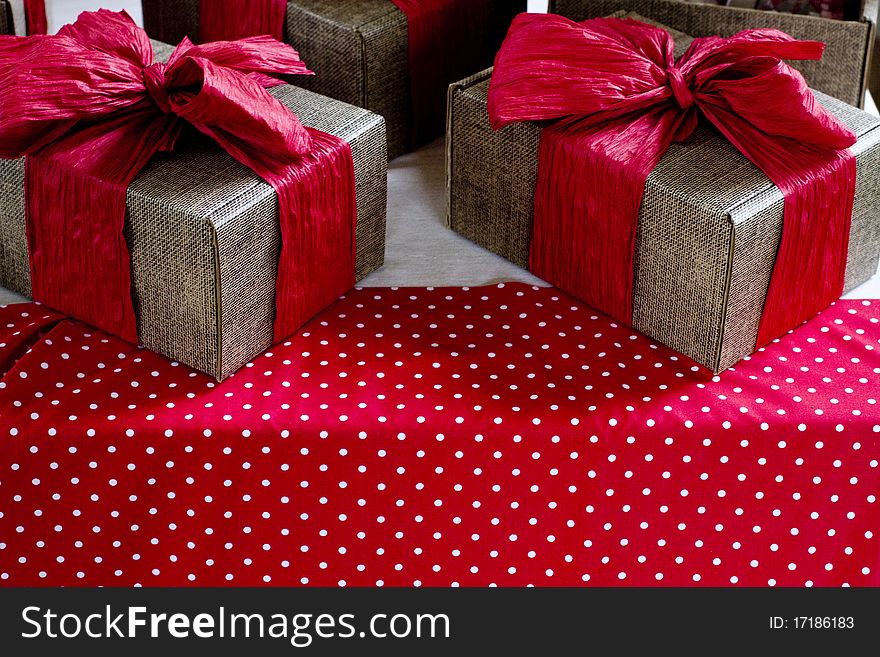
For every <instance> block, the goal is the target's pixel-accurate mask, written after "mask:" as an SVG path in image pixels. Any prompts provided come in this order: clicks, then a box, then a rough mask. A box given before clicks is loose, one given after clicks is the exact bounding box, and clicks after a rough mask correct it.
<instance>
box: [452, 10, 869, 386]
mask: <svg viewBox="0 0 880 657" xmlns="http://www.w3.org/2000/svg"><path fill="white" fill-rule="evenodd" d="M632 17H633V18H637V19H640V20H645V19H643V18H641V17H639V16H637V15H633V16H632ZM671 32H672V34H673V36H674V38H675V44H676V56H677V57H678V56H680V55H681V54H682V53H683V52H684V50H685V49H686V47H687V45H688V44H689V42H690V39H689V38H688V37H686V36H685V35H683V34H680V33H676V32H675V31H674V30H672V31H671ZM491 73H492V72H491V69H490V70H487V71H484V72H483V73H480V74H478V75H475V76H473V77H471V78H468V79H466V80H463V81H461V82H460V83H458V84H456V85H453V86H452V87H451V88H450V91H449V114H448V116H449V129H448V130H449V131H448V135H447V149H448V153H447V184H448V222H449V225H450V226H451V228H452V229H453V230H455V231H456V232H458V233H460V234H461V235H463V236H464V237H466V238H468V239H470V240H471V241H473V242H476V243H477V244H479V245H480V246H483V247H484V248H486V249H489V250H490V251H493V252H495V253H497V254H499V255H501V256H503V257H505V258H507V259H508V260H511V261H512V262H514V263H516V264H518V265H520V266H522V267H527V266H528V259H529V244H530V241H531V232H532V214H533V207H534V196H535V182H536V179H537V170H538V144H539V140H540V135H541V126H540V125H538V124H536V123H517V124H513V125H510V126H507V127H506V128H504V129H502V130H499V131H497V132H496V131H493V130H492V128H491V127H490V125H489V116H488V113H487V109H486V98H487V92H488V89H489V80H490V78H491ZM816 96H817V98H818V99H819V101H820V102H821V103H822V104H823V105H825V106H826V107H827V108H828V109H829V110H830V111H831V112H833V113H834V114H835V115H836V116H837V117H838V118H839V119H841V120H842V121H843V122H844V123H845V124H846V125H847V126H848V127H849V128H850V129H851V130H852V131H853V132H854V133H855V134H856V135H857V136H858V143H857V144H856V145H855V146H853V147H852V149H851V150H852V152H853V153H854V154H855V156H856V160H857V169H858V175H857V184H856V198H855V206H854V209H853V221H852V229H851V233H850V244H849V257H848V261H847V268H846V283H845V287H846V289H847V290H850V289H852V288H854V287H855V286H857V285H859V284H861V283H863V282H864V281H866V280H867V279H868V278H870V277H871V276H872V275H873V274H874V273H875V272H876V271H877V264H878V259H880V120H878V119H876V118H875V117H873V116H871V115H869V114H866V113H865V112H862V111H861V110H858V109H856V108H854V107H851V106H849V105H846V104H845V103H842V102H840V101H838V100H836V99H834V98H832V97H830V96H827V95H825V94H822V93H817V94H816ZM782 216H783V196H782V192H781V191H780V190H779V189H778V188H777V187H775V186H774V185H773V184H772V183H771V182H770V180H769V179H768V178H767V177H766V176H765V175H764V174H763V173H762V172H761V171H760V170H759V169H758V168H757V167H755V166H754V165H753V164H752V163H751V162H749V161H748V160H747V159H746V158H745V157H744V156H743V155H742V154H741V153H740V152H739V151H737V150H736V149H735V148H734V147H733V146H732V145H731V144H730V143H729V142H728V141H727V140H726V139H725V138H723V137H722V136H721V135H720V134H719V133H717V132H716V131H714V130H713V129H712V128H710V127H707V126H706V125H705V123H703V124H701V126H700V127H699V128H698V129H697V131H696V132H695V133H694V134H693V135H692V136H691V137H690V138H689V139H688V140H687V141H686V142H684V143H681V144H673V145H672V147H671V148H670V149H669V151H668V152H667V153H666V155H664V157H663V159H662V160H661V162H660V164H659V165H658V166H657V167H656V169H655V170H654V171H653V172H652V173H651V175H650V176H649V177H648V180H647V184H646V189H645V196H644V200H643V203H642V207H641V211H640V213H639V227H638V234H637V238H636V253H635V271H634V275H635V280H634V285H633V322H632V323H633V327H634V328H636V329H638V330H639V331H641V332H643V333H645V334H646V335H649V336H650V337H652V338H654V339H656V340H658V341H660V342H662V343H664V344H666V345H668V346H670V347H672V348H674V349H676V350H678V351H680V352H681V353H683V354H686V355H688V356H690V357H691V358H693V359H694V360H696V361H697V362H698V363H701V364H703V365H705V366H706V367H708V368H710V369H711V370H712V371H714V372H720V371H722V370H724V369H726V368H728V367H730V366H731V365H733V364H734V363H736V362H737V361H739V360H740V359H742V358H743V357H745V356H747V355H749V354H750V353H752V352H753V351H754V348H755V342H756V337H757V332H758V322H759V320H760V317H761V311H762V309H763V307H764V299H765V297H766V293H767V288H768V285H769V282H770V275H771V273H772V270H773V266H774V262H775V258H776V252H777V249H778V245H779V239H780V234H781V229H782ZM792 328H793V327H792Z"/></svg>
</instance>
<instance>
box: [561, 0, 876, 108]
mask: <svg viewBox="0 0 880 657" xmlns="http://www.w3.org/2000/svg"><path fill="white" fill-rule="evenodd" d="M856 2H857V3H859V2H860V3H861V4H860V7H859V11H858V12H857V16H854V17H853V20H842V21H841V20H834V19H830V18H820V17H818V16H805V15H797V14H786V13H781V12H776V11H760V10H756V9H744V8H741V7H724V6H717V5H709V4H693V3H688V2H681V1H680V0H550V5H549V8H550V11H551V12H552V13H557V14H561V15H562V16H566V17H568V18H571V19H573V20H577V21H582V20H585V19H587V18H598V17H600V16H607V15H609V14H612V13H613V12H616V11H632V12H635V13H637V14H639V15H640V16H645V17H647V18H651V19H653V20H656V21H658V22H660V23H662V24H663V25H667V26H669V27H671V28H673V29H676V30H680V31H681V32H684V33H685V34H689V35H690V36H692V37H704V36H713V35H718V36H723V37H728V36H732V35H733V34H736V33H737V32H740V31H742V30H745V29H749V28H762V27H772V28H776V29H779V30H782V31H783V32H785V33H787V34H790V35H791V36H793V37H795V38H796V39H803V40H808V41H822V42H824V43H825V44H826V48H825V54H824V55H823V57H822V60H821V61H818V62H814V61H799V62H793V63H792V66H794V67H795V68H797V69H798V70H799V71H800V72H801V73H803V75H804V77H805V78H806V80H807V82H808V83H809V85H810V87H812V88H813V89H816V90H818V91H821V92H823V93H826V94H828V95H830V96H834V97H835V98H839V99H840V100H842V101H844V102H847V103H849V104H850V105H856V106H858V107H864V102H865V97H864V94H865V89H866V88H867V87H868V80H869V79H870V78H871V76H872V75H873V80H874V81H873V82H872V83H871V84H872V85H873V86H872V88H877V85H880V80H877V78H878V77H880V72H877V71H876V65H874V68H875V72H874V73H873V74H872V73H871V70H872V53H873V51H874V50H875V48H876V46H875V28H876V25H877V14H878V0H856ZM877 92H880V88H877ZM877 92H875V98H876V96H877Z"/></svg>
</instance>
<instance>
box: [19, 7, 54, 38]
mask: <svg viewBox="0 0 880 657" xmlns="http://www.w3.org/2000/svg"><path fill="white" fill-rule="evenodd" d="M24 20H25V23H26V24H27V25H26V27H27V33H28V34H46V33H47V32H48V31H49V21H48V19H47V18H46V0H24Z"/></svg>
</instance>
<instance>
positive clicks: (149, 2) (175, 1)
mask: <svg viewBox="0 0 880 657" xmlns="http://www.w3.org/2000/svg"><path fill="white" fill-rule="evenodd" d="M199 3H200V0H142V5H143V11H144V29H145V30H146V31H147V34H149V35H150V36H151V37H152V38H154V39H158V40H159V41H163V42H165V43H180V42H181V41H182V40H183V38H184V37H189V38H190V39H191V40H192V41H195V40H196V39H198V36H199Z"/></svg>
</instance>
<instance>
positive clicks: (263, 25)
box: [199, 0, 287, 43]
mask: <svg viewBox="0 0 880 657" xmlns="http://www.w3.org/2000/svg"><path fill="white" fill-rule="evenodd" d="M199 11H200V14H199V41H200V42H201V43H208V42H211V41H234V40H236V39H244V38H247V37H250V36H261V35H264V34H268V35H269V36H271V37H274V38H276V39H278V40H279V41H281V40H282V39H283V38H284V17H285V15H286V14H287V0H248V1H247V2H243V1H242V0H200V3H199Z"/></svg>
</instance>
